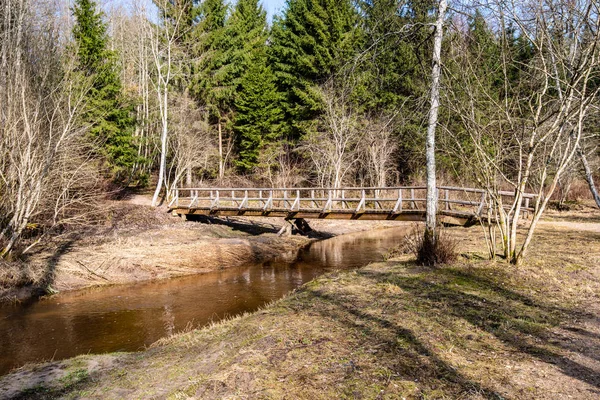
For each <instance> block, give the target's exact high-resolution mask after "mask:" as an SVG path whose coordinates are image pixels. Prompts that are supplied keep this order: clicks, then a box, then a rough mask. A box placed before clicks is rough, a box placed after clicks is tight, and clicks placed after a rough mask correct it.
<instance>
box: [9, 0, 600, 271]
mask: <svg viewBox="0 0 600 400" xmlns="http://www.w3.org/2000/svg"><path fill="white" fill-rule="evenodd" d="M442 3H443V4H444V6H443V7H442V6H441V5H442ZM599 5H600V4H599V3H598V2H597V1H596V0H582V1H577V2H567V1H564V0H544V1H539V2H534V1H529V0H526V1H522V2H514V1H511V0H485V1H483V2H474V1H473V2H471V1H468V0H467V1H457V2H454V1H452V2H450V4H448V7H447V9H446V2H445V1H441V2H435V1H431V0H336V1H333V0H287V2H286V3H285V6H284V7H283V9H282V10H281V12H280V13H279V14H277V15H275V16H274V17H273V18H272V20H271V19H268V18H267V13H266V11H265V9H264V8H263V5H262V4H261V2H260V1H259V0H237V1H235V2H228V1H225V0H204V1H197V0H154V1H152V2H148V1H144V0H131V1H128V2H119V3H115V4H112V5H111V6H110V7H108V6H105V5H103V4H99V3H97V2H95V1H94V0H74V1H73V2H69V1H58V0H56V1H55V0H40V1H32V0H3V2H2V5H1V6H0V65H1V66H0V182H1V183H0V248H2V250H1V254H2V256H3V257H7V258H8V257H11V255H15V254H22V253H23V252H27V251H28V250H29V249H30V248H31V247H32V246H34V245H35V244H37V243H38V242H39V241H40V240H41V238H43V237H44V236H48V235H51V234H53V233H55V232H60V231H62V230H65V229H70V228H71V227H78V226H85V225H86V224H91V223H93V221H94V220H95V218H97V212H96V211H97V210H96V204H98V199H100V198H105V197H110V196H117V195H118V193H119V192H120V191H122V190H123V188H131V187H138V188H147V189H149V190H151V191H152V192H153V193H154V196H153V205H157V204H159V203H160V202H161V199H165V198H167V199H168V198H169V196H170V193H171V191H172V190H173V189H174V188H177V187H184V186H188V187H189V186H211V185H214V186H220V187H227V186H231V185H233V186H236V187H248V186H254V187H257V186H262V187H303V186H315V187H330V188H340V187H344V186H350V187H351V186H371V187H386V186H391V185H400V184H410V183H418V182H421V183H422V182H424V181H425V179H426V157H425V149H426V137H427V135H426V133H427V131H428V128H430V129H431V128H432V127H433V129H434V130H435V131H436V141H435V147H434V148H433V147H432V151H433V149H434V150H435V159H436V164H437V168H436V169H435V170H434V175H435V174H437V178H438V180H440V181H442V182H446V183H456V184H461V185H465V186H470V187H478V188H482V189H485V190H486V193H487V201H488V202H489V204H490V205H492V206H495V207H496V212H498V213H500V214H502V215H501V217H502V216H504V218H500V219H501V220H502V221H504V225H505V226H501V230H502V237H503V246H504V251H505V255H506V256H507V258H508V259H511V260H512V261H517V259H519V258H520V257H521V255H522V254H521V253H522V252H521V251H520V250H519V249H520V248H521V249H525V248H526V247H527V243H529V241H530V240H531V235H533V232H534V230H535V221H537V220H539V217H540V216H541V213H542V212H543V211H544V209H545V208H546V207H547V206H548V204H549V202H551V201H556V202H557V203H558V204H559V206H560V205H561V204H563V203H564V202H565V201H567V200H568V199H569V196H570V195H571V196H583V197H589V196H590V195H591V196H594V199H595V201H596V204H598V206H600V197H599V196H598V192H597V190H596V188H595V186H594V177H596V178H597V177H598V171H599V168H600V152H599V147H598V145H599V144H600V123H599V115H600V114H599V106H600V102H599V98H598V92H599V91H600V64H599V56H600V49H599V44H600V29H599V28H600V10H599ZM436 21H439V24H437V25H436ZM442 25H443V30H442V29H438V28H440V27H442ZM436 26H437V27H438V28H436ZM436 33H437V34H439V35H436ZM436 36H439V38H440V40H441V42H440V49H439V60H437V61H436V58H435V53H436V52H435V50H436V49H435V47H436V46H435V40H434V39H435V37H436ZM432 54H434V57H433V58H432ZM432 60H433V61H432ZM432 64H433V68H432ZM436 65H437V67H438V73H437V74H435V71H436ZM433 75H437V79H433V78H435V77H434V76H433ZM432 82H437V84H432ZM434 87H435V90H434ZM432 93H436V96H432ZM434 97H435V98H436V100H435V102H434V100H433V99H434ZM437 101H439V107H438V106H437V105H435V110H436V112H435V114H436V118H435V119H433V120H432V118H431V117H432V115H431V110H432V109H433V108H434V106H433V105H432V104H434V103H435V104H437ZM438 111H439V112H438ZM431 144H433V142H432V143H431ZM435 171H437V172H435ZM582 188H583V189H585V190H583V189H582ZM501 190H510V191H513V192H515V193H516V194H517V196H516V198H517V199H518V197H519V194H522V193H524V192H530V193H534V194H537V195H538V197H537V204H536V210H537V211H536V214H535V215H534V217H533V221H534V223H532V224H531V225H532V227H530V228H529V231H528V232H529V233H528V234H527V235H526V236H525V239H523V240H524V243H523V244H520V245H519V246H521V247H518V246H517V244H516V241H517V239H516V229H517V228H516V223H515V224H514V226H513V224H512V222H511V215H512V214H511V213H514V212H515V211H516V214H517V215H518V214H519V210H518V205H517V204H518V203H517V200H515V204H514V206H513V207H512V208H511V209H510V210H509V211H508V212H507V211H505V207H504V205H503V204H502V197H501V196H500V195H499V194H498V193H499V191H501ZM518 200H519V201H520V199H518ZM519 204H520V203H519ZM515 208H516V210H515Z"/></svg>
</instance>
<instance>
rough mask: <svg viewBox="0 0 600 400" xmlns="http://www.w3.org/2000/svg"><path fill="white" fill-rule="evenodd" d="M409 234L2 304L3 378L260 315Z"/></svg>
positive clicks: (325, 244) (388, 232)
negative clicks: (37, 365)
mask: <svg viewBox="0 0 600 400" xmlns="http://www.w3.org/2000/svg"><path fill="white" fill-rule="evenodd" d="M406 231H407V227H406V225H401V226H399V227H398V228H390V229H380V230H374V231H369V232H360V233H353V234H348V235H342V236H338V237H334V238H331V239H327V240H323V241H319V242H314V243H312V244H311V245H310V246H309V247H307V248H305V249H302V250H300V252H299V253H298V254H297V256H296V255H295V254H294V255H289V254H288V255H285V256H284V257H282V259H279V260H274V261H270V262H267V263H262V264H253V265H245V266H242V267H236V268H228V269H223V270H220V271H215V272H211V273H207V274H201V275H193V276H187V277H181V278H174V279H169V280H164V281H155V282H144V283H137V284H132V285H119V286H111V287H101V288H95V289H89V290H82V291H76V292H67V293H64V294H59V295H56V296H52V297H50V298H46V299H42V300H38V301H32V302H28V303H24V304H10V305H4V306H2V307H0V374H5V373H7V372H9V371H10V370H11V369H13V368H15V367H19V366H22V365H24V364H25V363H28V362H39V361H43V360H59V359H64V358H68V357H73V356H76V355H79V354H86V353H105V352H114V351H137V350H141V349H143V348H144V346H147V345H149V344H151V343H153V342H155V341H156V340H158V339H160V338H161V337H165V336H168V335H171V334H173V333H176V332H178V331H181V330H183V329H186V328H188V327H202V326H204V325H207V324H209V323H210V322H212V321H219V320H220V319H222V318H224V317H227V316H234V315H238V314H240V313H243V312H250V311H255V310H256V309H258V308H259V307H261V306H263V305H265V304H266V303H269V302H271V301H273V300H277V299H279V298H281V297H283V296H284V295H285V294H287V293H289V292H290V291H292V290H293V289H296V288H298V287H299V286H301V285H303V284H304V283H306V282H308V281H310V280H312V279H314V278H315V277H317V276H319V275H321V274H323V273H326V272H328V271H332V270H336V269H338V270H347V269H352V268H358V267H361V266H364V265H366V264H368V263H370V262H373V261H380V260H382V257H383V255H384V254H385V253H386V252H387V251H388V249H389V248H390V247H393V246H395V245H397V244H398V243H400V242H401V241H402V238H403V237H404V235H405V234H406ZM290 259H291V260H290Z"/></svg>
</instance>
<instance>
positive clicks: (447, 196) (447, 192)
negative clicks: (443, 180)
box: [444, 189, 450, 210]
mask: <svg viewBox="0 0 600 400" xmlns="http://www.w3.org/2000/svg"><path fill="white" fill-rule="evenodd" d="M445 192H446V193H445V196H444V197H445V198H446V210H450V201H449V200H450V191H449V190H448V189H446V190H445Z"/></svg>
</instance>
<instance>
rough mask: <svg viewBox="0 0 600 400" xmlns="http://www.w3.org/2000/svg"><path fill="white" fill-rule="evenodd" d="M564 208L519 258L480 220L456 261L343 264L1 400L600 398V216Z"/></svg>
mask: <svg viewBox="0 0 600 400" xmlns="http://www.w3.org/2000/svg"><path fill="white" fill-rule="evenodd" d="M559 216H560V217H564V216H565V214H560V215H557V216H553V215H550V216H549V218H548V219H546V220H545V222H544V224H542V225H541V226H540V230H539V232H538V235H537V237H536V239H535V241H534V243H533V247H532V248H531V252H530V254H529V258H528V259H527V261H526V262H525V264H524V265H522V266H519V267H515V266H511V265H508V264H506V263H505V262H504V261H502V260H493V261H490V260H486V259H484V257H483V255H484V254H485V252H484V247H483V241H482V239H481V228H479V227H472V228H469V229H464V228H457V229H452V230H451V234H452V236H454V237H455V238H456V239H457V240H459V250H460V253H461V257H460V258H459V260H458V261H457V262H456V263H454V264H452V265H449V266H445V267H442V268H439V269H426V268H422V267H418V266H416V265H415V264H414V262H413V261H412V260H413V257H412V256H411V255H401V256H399V257H398V258H394V259H391V260H388V261H387V262H381V263H376V264H372V265H369V266H367V267H365V268H362V269H359V270H355V271H351V272H336V273H331V274H328V275H326V276H324V277H322V278H319V279H317V280H315V281H312V282H310V283H308V284H306V285H305V286H304V287H303V288H302V289H301V290H299V291H297V292H295V293H292V294H291V295H289V296H288V297H287V298H285V299H282V300H280V301H278V302H276V303H274V304H272V305H270V306H268V307H266V308H265V309H263V310H261V311H258V312H256V313H253V314H249V315H244V316H241V317H238V318H235V319H233V320H229V321H225V322H221V323H219V324H215V325H213V326H211V327H208V328H205V329H201V330H194V331H190V332H184V333H180V334H177V335H174V336H173V337H170V338H166V339H163V340H160V341H159V342H157V343H155V344H154V345H153V346H152V347H151V348H150V349H148V350H146V351H143V352H139V353H127V354H124V353H122V354H119V353H117V354H108V355H101V356H94V355H86V356H80V357H76V358H73V359H70V360H65V361H61V362H55V363H48V364H41V365H37V366H29V367H24V368H22V369H20V370H18V371H16V372H15V373H13V374H11V375H8V376H5V377H3V378H0V388H4V389H3V390H2V391H0V397H3V396H4V397H6V398H9V397H12V398H22V399H24V398H34V399H35V398H98V399H100V398H102V399H118V398H119V399H120V398H172V399H184V398H189V399H222V398H232V399H233V398H235V399H330V398H348V399H350V398H352V399H402V398H405V399H563V398H565V399H566V398H572V399H593V398H600V302H599V300H600V299H599V296H600V230H596V229H595V224H596V223H597V219H596V218H597V216H598V214H597V211H595V212H591V213H590V214H589V215H588V217H585V218H584V217H581V216H580V217H581V218H558V217H559ZM555 222H561V223H555ZM562 222H568V224H566V225H565V224H564V223H562ZM580 224H583V225H580ZM588 224H591V225H588Z"/></svg>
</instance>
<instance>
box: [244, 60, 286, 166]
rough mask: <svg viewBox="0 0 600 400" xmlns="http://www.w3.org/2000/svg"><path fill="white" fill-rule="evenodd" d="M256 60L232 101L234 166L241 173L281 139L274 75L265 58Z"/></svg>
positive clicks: (280, 116)
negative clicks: (236, 150)
mask: <svg viewBox="0 0 600 400" xmlns="http://www.w3.org/2000/svg"><path fill="white" fill-rule="evenodd" d="M255 61H256V62H255V63H254V64H252V66H250V68H249V69H248V70H247V72H246V73H245V74H244V76H243V78H242V79H241V81H240V88H239V91H238V93H237V96H236V98H235V108H236V111H237V113H236V117H235V125H234V132H235V134H236V141H237V143H238V151H239V157H238V162H237V164H238V166H239V167H240V169H242V170H243V171H248V170H251V169H252V168H253V167H254V166H256V165H257V164H258V162H259V155H260V153H261V152H262V151H265V148H266V147H267V146H268V145H270V144H273V143H275V142H276V141H277V140H278V139H279V138H280V125H281V121H282V117H283V111H282V110H281V108H280V107H279V104H280V102H279V92H278V91H277V87H276V85H275V76H274V75H273V72H272V71H271V69H270V68H269V67H268V66H267V65H266V63H265V60H264V59H263V60H260V59H256V60H255ZM267 167H270V166H267Z"/></svg>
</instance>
